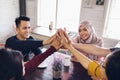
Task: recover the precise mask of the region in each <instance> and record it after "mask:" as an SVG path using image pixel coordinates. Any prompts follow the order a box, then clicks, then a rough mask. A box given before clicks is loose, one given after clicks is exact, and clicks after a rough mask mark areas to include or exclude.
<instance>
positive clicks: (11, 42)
mask: <svg viewBox="0 0 120 80" xmlns="http://www.w3.org/2000/svg"><path fill="white" fill-rule="evenodd" d="M42 42H43V40H35V39H34V38H33V37H32V36H30V37H29V38H27V39H26V40H18V39H17V37H16V35H15V36H12V37H10V38H8V39H7V40H6V44H5V47H6V48H11V49H14V50H19V51H21V52H22V54H23V56H24V61H27V60H28V54H29V53H30V52H33V53H34V54H35V55H38V54H40V53H41V49H40V48H39V47H41V46H43V44H42Z"/></svg>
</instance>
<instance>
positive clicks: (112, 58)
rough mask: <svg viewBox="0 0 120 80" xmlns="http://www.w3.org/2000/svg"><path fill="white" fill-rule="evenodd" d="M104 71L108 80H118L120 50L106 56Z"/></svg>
mask: <svg viewBox="0 0 120 80" xmlns="http://www.w3.org/2000/svg"><path fill="white" fill-rule="evenodd" d="M105 69H106V75H107V77H108V80H120V50H117V51H114V52H113V53H112V54H110V55H109V56H108V59H107V62H106V68H105Z"/></svg>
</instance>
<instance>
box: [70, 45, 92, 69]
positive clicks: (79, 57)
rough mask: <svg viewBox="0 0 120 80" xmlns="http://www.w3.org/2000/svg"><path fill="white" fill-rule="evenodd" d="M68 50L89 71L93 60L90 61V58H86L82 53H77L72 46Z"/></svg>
mask: <svg viewBox="0 0 120 80" xmlns="http://www.w3.org/2000/svg"><path fill="white" fill-rule="evenodd" d="M68 49H69V51H70V52H71V54H73V55H74V56H75V57H76V59H77V60H78V61H79V62H80V63H81V64H82V65H83V67H84V68H85V69H88V65H89V63H90V62H92V60H90V59H89V58H87V57H86V56H84V55H83V54H82V53H80V52H79V51H77V50H76V49H75V48H74V47H72V45H71V46H69V47H68Z"/></svg>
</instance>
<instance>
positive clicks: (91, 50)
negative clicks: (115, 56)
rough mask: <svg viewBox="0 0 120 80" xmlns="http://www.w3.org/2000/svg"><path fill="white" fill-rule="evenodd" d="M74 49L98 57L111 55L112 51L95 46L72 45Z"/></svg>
mask: <svg viewBox="0 0 120 80" xmlns="http://www.w3.org/2000/svg"><path fill="white" fill-rule="evenodd" d="M72 45H73V47H74V48H76V49H78V50H81V51H83V52H85V53H88V54H93V55H96V56H106V55H107V54H109V53H110V50H109V49H107V48H102V47H99V46H95V45H93V44H72Z"/></svg>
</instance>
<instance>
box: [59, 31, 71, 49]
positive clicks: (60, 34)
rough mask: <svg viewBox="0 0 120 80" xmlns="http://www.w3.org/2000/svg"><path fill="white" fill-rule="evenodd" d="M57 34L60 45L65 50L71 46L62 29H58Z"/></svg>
mask: <svg viewBox="0 0 120 80" xmlns="http://www.w3.org/2000/svg"><path fill="white" fill-rule="evenodd" d="M58 33H59V37H60V39H61V44H62V45H63V46H64V47H65V48H68V47H69V46H70V45H71V42H70V40H69V37H68V36H67V33H66V32H65V31H64V30H62V29H60V30H59V32H58Z"/></svg>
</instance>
